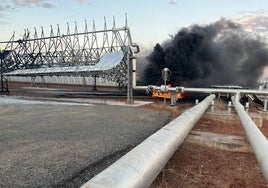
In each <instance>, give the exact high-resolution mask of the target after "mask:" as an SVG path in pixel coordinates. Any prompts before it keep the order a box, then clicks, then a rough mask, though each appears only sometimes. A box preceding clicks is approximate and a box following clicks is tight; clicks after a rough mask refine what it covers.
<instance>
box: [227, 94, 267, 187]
mask: <svg viewBox="0 0 268 188" xmlns="http://www.w3.org/2000/svg"><path fill="white" fill-rule="evenodd" d="M238 98H239V97H237V96H235V97H232V101H233V104H234V106H235V110H236V112H237V114H238V116H239V118H240V121H241V123H242V126H243V128H244V130H245V132H246V135H247V138H248V140H249V142H250V145H251V147H252V149H253V151H254V154H255V156H256V158H257V161H258V163H259V165H260V167H261V169H262V172H263V175H264V177H265V180H266V182H267V183H268V141H267V139H266V137H265V136H264V135H263V134H262V132H261V131H260V130H259V129H258V128H257V126H256V125H255V123H254V122H253V120H252V119H251V118H250V117H249V115H248V114H247V112H246V111H245V110H244V107H243V106H242V105H241V104H240V102H239V100H238Z"/></svg>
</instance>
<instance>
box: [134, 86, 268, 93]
mask: <svg viewBox="0 0 268 188" xmlns="http://www.w3.org/2000/svg"><path fill="white" fill-rule="evenodd" d="M163 88H164V87H159V86H153V85H150V86H136V87H134V90H144V91H146V90H149V91H154V90H163ZM166 90H167V91H175V92H181V93H213V94H217V93H227V94H236V93H241V94H255V95H268V91H263V90H255V89H227V88H226V89H225V88H191V87H179V86H178V87H168V86H167V87H166Z"/></svg>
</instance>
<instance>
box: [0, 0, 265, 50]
mask: <svg viewBox="0 0 268 188" xmlns="http://www.w3.org/2000/svg"><path fill="white" fill-rule="evenodd" d="M125 13H126V14H127V18H128V26H129V27H130V30H131V35H132V38H133V42H136V43H138V44H139V45H142V46H148V47H149V46H153V45H155V44H156V43H158V42H159V43H161V42H163V41H164V40H166V39H168V38H169V35H174V34H175V33H176V32H177V31H178V30H179V29H181V28H182V27H187V26H190V25H192V24H208V23H211V22H214V21H217V20H219V19H220V18H223V17H224V18H227V19H234V18H240V17H244V16H247V15H257V14H258V15H259V14H261V15H267V16H268V1H267V0H255V1H253V0H143V1H142V0H114V1H108V0H0V41H6V40H9V38H10V37H11V36H12V33H13V31H15V32H16V37H15V38H16V39H18V38H21V37H22V35H23V33H24V29H26V28H28V29H29V30H30V32H31V33H32V34H33V32H34V27H36V28H37V29H38V31H40V27H41V26H43V27H44V29H45V30H46V31H47V32H46V34H45V35H46V36H49V32H48V31H49V30H50V25H52V26H53V27H54V28H55V30H54V32H55V33H56V25H57V24H59V25H60V28H61V33H62V34H64V33H66V23H67V22H69V25H70V29H71V32H72V31H73V28H74V21H76V22H77V25H78V30H79V32H83V31H84V20H85V19H86V20H87V21H88V26H89V29H91V27H92V20H95V23H96V29H103V19H104V17H106V20H107V26H108V28H111V27H112V23H113V16H115V20H116V26H118V27H121V26H124V23H125ZM39 33H40V32H39Z"/></svg>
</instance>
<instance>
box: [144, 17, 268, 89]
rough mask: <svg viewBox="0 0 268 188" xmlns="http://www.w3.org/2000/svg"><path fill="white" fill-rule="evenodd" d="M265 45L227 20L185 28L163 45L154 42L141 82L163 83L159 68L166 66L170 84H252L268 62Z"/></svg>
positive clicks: (202, 85) (196, 85)
mask: <svg viewBox="0 0 268 188" xmlns="http://www.w3.org/2000/svg"><path fill="white" fill-rule="evenodd" d="M265 45H266V44H265V43H264V42H263V41H262V40H261V39H258V38H257V37H253V36H250V35H249V34H248V33H246V32H244V31H243V29H242V28H241V27H240V26H239V25H237V24H234V23H232V22H231V21H227V20H220V21H218V22H216V23H213V24H210V25H206V26H198V25H194V26H191V27H189V28H184V29H182V30H181V31H179V32H178V33H177V34H176V35H175V36H174V37H173V38H172V39H170V40H169V41H166V42H165V43H164V44H163V45H160V44H156V46H155V47H154V50H153V52H152V53H151V54H150V55H149V57H148V60H149V62H150V63H149V65H148V66H147V68H146V69H145V70H144V74H143V80H144V83H143V84H156V85H161V84H163V80H162V76H161V74H162V69H163V68H164V67H168V68H169V69H170V70H171V77H170V83H171V84H172V85H183V86H194V87H209V86H211V85H215V84H216V85H241V86H246V87H254V86H256V83H257V79H258V78H259V76H260V75H261V74H262V70H263V68H264V66H266V65H267V64H268V49H267V48H266V46H265Z"/></svg>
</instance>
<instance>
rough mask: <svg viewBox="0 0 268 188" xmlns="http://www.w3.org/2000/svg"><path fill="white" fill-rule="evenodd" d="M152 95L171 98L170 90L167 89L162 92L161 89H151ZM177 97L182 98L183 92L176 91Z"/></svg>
mask: <svg viewBox="0 0 268 188" xmlns="http://www.w3.org/2000/svg"><path fill="white" fill-rule="evenodd" d="M152 97H157V98H166V99H170V98H171V91H167V92H166V93H165V92H163V91H153V92H152ZM177 97H178V99H183V98H184V94H183V93H178V94H177Z"/></svg>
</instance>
